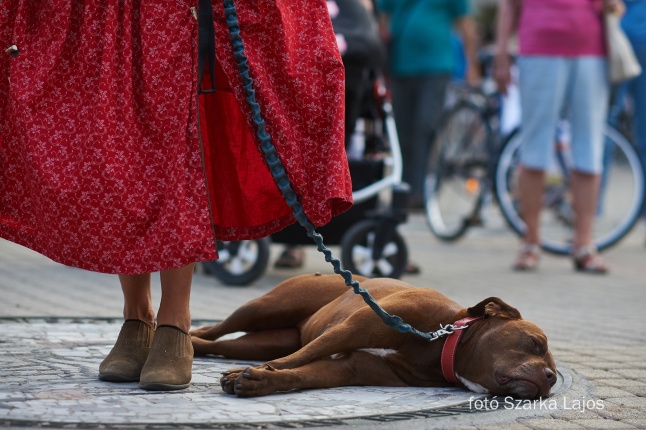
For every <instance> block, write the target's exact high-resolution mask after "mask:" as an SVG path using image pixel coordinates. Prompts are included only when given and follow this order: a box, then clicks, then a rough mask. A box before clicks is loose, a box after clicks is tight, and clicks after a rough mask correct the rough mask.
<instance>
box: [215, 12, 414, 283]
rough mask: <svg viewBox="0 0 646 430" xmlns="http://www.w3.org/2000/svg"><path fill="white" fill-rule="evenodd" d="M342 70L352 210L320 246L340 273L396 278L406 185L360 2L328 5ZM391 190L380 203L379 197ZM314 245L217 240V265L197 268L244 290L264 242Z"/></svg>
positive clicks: (263, 262) (288, 235)
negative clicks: (330, 251) (330, 248)
mask: <svg viewBox="0 0 646 430" xmlns="http://www.w3.org/2000/svg"><path fill="white" fill-rule="evenodd" d="M328 10H329V12H330V16H331V17H332V23H333V25H334V29H335V33H336V35H337V41H338V43H339V49H340V51H341V53H342V58H343V62H344V65H345V68H346V151H347V153H348V163H349V167H350V174H351V177H352V187H353V198H354V202H355V204H354V206H353V207H352V208H351V209H350V210H348V211H347V212H345V213H343V214H341V215H339V216H337V217H335V218H334V219H333V220H332V221H331V222H330V223H328V224H327V225H325V226H323V227H321V228H318V229H317V231H318V232H319V233H320V234H321V235H322V236H323V239H324V242H325V244H326V245H340V248H341V258H340V259H341V262H342V265H343V268H344V269H348V270H350V271H352V272H353V273H355V274H358V275H362V276H367V277H373V276H382V277H392V278H398V277H400V276H401V275H402V273H403V272H404V269H405V267H406V265H407V263H408V249H407V247H406V243H405V242H404V239H403V238H402V236H401V235H400V234H399V232H398V231H397V226H398V225H399V224H401V223H403V222H405V221H406V219H407V198H408V185H407V184H405V183H402V182H401V177H402V159H401V151H400V147H399V141H398V139H397V130H396V127H395V121H394V118H393V115H392V108H391V105H390V102H389V98H388V92H387V90H386V87H385V85H384V80H383V78H382V76H381V74H380V73H379V70H380V68H381V66H382V65H383V61H384V57H385V55H384V49H383V45H382V43H381V40H380V39H379V36H378V33H377V28H376V22H375V19H374V17H373V16H372V15H371V14H370V13H369V12H368V11H367V10H366V9H365V8H364V6H362V5H361V3H360V2H359V0H336V1H328ZM386 190H391V195H390V198H389V199H387V200H388V201H387V202H381V201H380V197H384V196H383V193H382V192H383V191H386ZM272 242H273V243H283V244H288V245H306V244H310V245H311V244H314V242H313V241H312V239H311V238H309V237H308V236H307V234H306V233H305V230H304V229H303V228H302V227H301V226H300V225H298V223H295V224H292V225H291V226H288V227H287V228H285V229H283V230H282V231H280V232H278V233H275V234H273V235H271V237H269V238H262V239H255V240H243V241H236V242H222V241H218V242H217V246H218V253H219V257H220V258H219V259H218V260H215V261H210V262H204V263H202V266H203V268H204V270H205V272H206V273H209V274H212V275H213V276H215V277H216V278H218V279H219V280H220V281H221V282H223V283H224V284H227V285H248V284H250V283H251V282H253V281H254V280H256V279H257V278H259V277H260V276H262V275H263V273H264V272H265V270H266V267H267V264H268V262H269V253H270V251H269V249H270V243H272Z"/></svg>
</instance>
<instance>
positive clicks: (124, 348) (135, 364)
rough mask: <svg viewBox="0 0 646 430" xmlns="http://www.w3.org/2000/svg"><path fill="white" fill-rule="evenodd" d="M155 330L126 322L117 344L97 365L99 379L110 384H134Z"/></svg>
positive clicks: (135, 321) (144, 325)
mask: <svg viewBox="0 0 646 430" xmlns="http://www.w3.org/2000/svg"><path fill="white" fill-rule="evenodd" d="M154 334H155V329H154V328H153V327H152V326H150V325H148V324H146V323H145V322H143V321H139V320H126V322H124V323H123V326H121V331H120V332H119V337H118V338H117V342H116V343H115V344H114V347H112V350H111V351H110V353H109V354H108V356H107V357H106V358H105V359H104V360H103V362H101V365H99V379H101V380H102V381H110V382H136V381H138V380H139V374H140V373H141V369H142V368H143V367H144V364H145V363H146V360H147V359H148V353H149V352H150V346H151V345H152V343H153V336H154Z"/></svg>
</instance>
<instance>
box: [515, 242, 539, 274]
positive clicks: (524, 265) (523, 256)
mask: <svg viewBox="0 0 646 430" xmlns="http://www.w3.org/2000/svg"><path fill="white" fill-rule="evenodd" d="M539 259H540V247H539V246H538V244H536V243H524V244H523V246H522V247H521V248H520V252H519V253H518V256H517V257H516V261H515V262H514V265H513V266H512V268H513V269H514V270H516V271H518V272H529V271H533V270H536V269H537V268H538V260H539Z"/></svg>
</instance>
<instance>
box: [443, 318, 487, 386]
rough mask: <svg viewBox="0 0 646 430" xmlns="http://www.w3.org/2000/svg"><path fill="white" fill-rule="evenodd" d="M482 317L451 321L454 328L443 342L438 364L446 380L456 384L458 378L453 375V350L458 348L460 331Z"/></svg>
mask: <svg viewBox="0 0 646 430" xmlns="http://www.w3.org/2000/svg"><path fill="white" fill-rule="evenodd" d="M480 319H482V317H466V318H462V319H461V320H458V321H456V322H454V323H453V326H454V327H455V328H456V330H455V331H454V332H453V333H451V334H450V335H449V336H448V337H447V338H446V341H445V342H444V346H443V347H442V358H441V361H440V365H441V367H442V375H444V379H446V380H447V381H449V382H451V383H453V384H457V383H458V378H457V377H456V376H455V351H456V350H457V349H458V343H459V342H460V338H461V337H462V332H463V331H464V330H465V329H466V328H467V327H468V326H469V325H470V324H471V323H472V322H474V321H477V320H480Z"/></svg>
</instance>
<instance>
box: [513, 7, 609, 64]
mask: <svg viewBox="0 0 646 430" xmlns="http://www.w3.org/2000/svg"><path fill="white" fill-rule="evenodd" d="M601 11H602V5H601V0H522V11H521V15H520V23H519V30H518V36H519V39H520V49H519V54H520V55H547V56H563V57H578V56H584V55H592V56H600V57H603V56H605V55H606V45H605V41H604V34H603V20H602V13H601Z"/></svg>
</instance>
